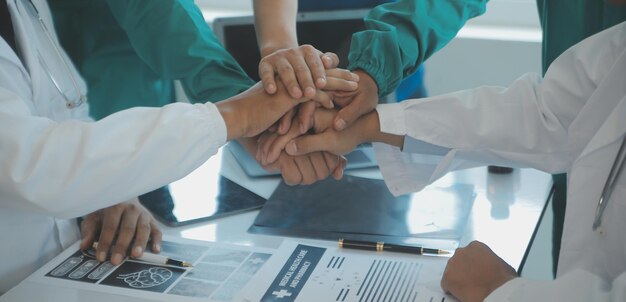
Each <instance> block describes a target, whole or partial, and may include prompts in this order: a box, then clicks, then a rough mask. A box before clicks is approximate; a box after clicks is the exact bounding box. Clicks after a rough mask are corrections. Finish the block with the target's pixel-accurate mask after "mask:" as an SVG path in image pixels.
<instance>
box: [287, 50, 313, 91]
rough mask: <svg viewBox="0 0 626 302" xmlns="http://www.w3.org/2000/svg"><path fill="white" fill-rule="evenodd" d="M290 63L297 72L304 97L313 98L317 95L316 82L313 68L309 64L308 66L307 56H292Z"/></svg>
mask: <svg viewBox="0 0 626 302" xmlns="http://www.w3.org/2000/svg"><path fill="white" fill-rule="evenodd" d="M290 63H291V65H292V67H293V71H294V73H295V74H296V79H297V80H298V83H299V84H300V89H302V90H303V91H304V97H305V98H312V97H313V96H315V84H314V83H313V78H312V77H311V70H310V69H309V66H307V62H306V61H305V58H303V57H302V56H296V57H293V58H291V61H290Z"/></svg>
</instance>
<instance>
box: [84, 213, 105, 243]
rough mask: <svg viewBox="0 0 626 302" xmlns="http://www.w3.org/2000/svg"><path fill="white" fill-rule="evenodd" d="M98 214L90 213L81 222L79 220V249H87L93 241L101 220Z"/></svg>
mask: <svg viewBox="0 0 626 302" xmlns="http://www.w3.org/2000/svg"><path fill="white" fill-rule="evenodd" d="M98 217H99V215H98V214H90V215H89V216H87V217H86V218H85V219H84V220H83V222H81V226H80V233H81V237H82V239H81V241H80V249H81V250H86V249H89V248H90V247H91V246H92V245H93V243H94V241H95V240H96V235H97V234H98V232H99V231H100V225H101V220H100V219H99V218H98Z"/></svg>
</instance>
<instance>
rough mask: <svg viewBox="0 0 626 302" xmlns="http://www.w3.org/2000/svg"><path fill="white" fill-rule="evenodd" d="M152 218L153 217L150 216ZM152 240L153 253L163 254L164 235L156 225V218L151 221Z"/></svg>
mask: <svg viewBox="0 0 626 302" xmlns="http://www.w3.org/2000/svg"><path fill="white" fill-rule="evenodd" d="M150 217H152V215H150ZM150 238H151V239H152V244H151V245H152V251H153V252H155V253H160V252H161V243H163V233H162V232H161V229H160V228H159V226H158V225H157V224H156V221H155V220H154V218H151V219H150Z"/></svg>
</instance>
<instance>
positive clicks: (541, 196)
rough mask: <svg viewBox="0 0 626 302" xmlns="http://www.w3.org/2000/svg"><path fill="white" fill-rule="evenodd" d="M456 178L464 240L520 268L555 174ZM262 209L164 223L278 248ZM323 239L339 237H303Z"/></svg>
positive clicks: (255, 184) (36, 295)
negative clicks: (467, 202)
mask: <svg viewBox="0 0 626 302" xmlns="http://www.w3.org/2000/svg"><path fill="white" fill-rule="evenodd" d="M219 156H221V161H220V162H219V165H220V167H213V168H218V169H220V171H221V173H222V175H223V176H225V177H227V178H229V179H231V180H233V181H235V182H237V183H238V184H240V185H242V186H244V187H246V188H247V189H249V190H251V191H253V192H254V193H256V194H258V195H259V196H261V197H264V198H268V197H269V196H270V195H271V194H272V192H273V190H274V189H275V188H276V186H278V184H279V183H280V178H278V177H269V178H267V177H265V178H251V177H248V176H247V175H245V173H244V172H243V170H242V169H241V167H240V166H239V165H238V163H237V161H236V160H235V159H234V158H233V157H232V155H231V154H230V153H229V152H225V150H222V152H220V155H219ZM351 174H353V175H356V176H361V177H370V178H380V177H381V176H380V173H379V172H378V171H377V170H375V169H370V170H360V171H355V172H352V173H351ZM454 183H465V184H473V185H474V191H475V199H474V203H473V206H472V209H471V212H470V214H469V218H468V221H467V225H466V227H465V232H464V235H463V237H462V238H461V241H460V246H464V245H466V244H467V243H469V242H471V241H472V240H480V241H482V242H485V243H486V244H487V245H489V246H490V247H491V248H492V250H493V251H494V252H495V253H496V254H498V255H499V256H500V257H502V258H503V259H504V260H505V261H506V262H507V263H509V264H510V265H511V266H513V267H515V268H519V267H520V264H521V263H522V261H523V257H524V254H525V252H526V250H527V248H528V247H529V244H530V243H531V240H532V236H533V233H534V231H535V228H536V227H537V225H538V222H539V219H540V217H541V213H542V210H543V208H544V206H545V204H546V202H547V198H548V196H549V192H550V189H551V187H552V178H551V176H550V175H549V174H547V173H543V172H540V171H537V170H533V169H515V170H514V171H513V173H509V174H493V173H488V172H487V168H486V167H479V168H474V169H468V170H463V171H457V172H452V173H449V174H448V175H446V176H445V177H443V178H442V179H440V180H438V181H437V182H435V183H434V184H432V186H447V185H451V184H454ZM257 213H258V210H256V211H251V212H246V213H242V214H237V215H234V216H229V217H224V218H219V219H216V220H211V221H206V222H202V223H198V224H191V225H187V226H181V227H168V226H164V225H162V228H163V232H164V234H165V235H166V236H171V237H183V238H189V239H195V240H203V241H214V242H224V243H229V244H238V245H249V246H259V247H267V248H277V247H279V246H280V244H281V243H282V241H283V240H284V238H282V237H278V236H266V235H256V234H249V233H248V232H247V230H248V228H249V227H250V225H251V224H252V223H253V221H254V219H255V217H256V215H257ZM303 241H306V242H309V243H314V244H319V245H334V244H336V243H335V242H330V241H321V240H303ZM112 299H115V301H137V299H136V298H129V297H124V296H117V295H115V296H112V295H109V294H103V293H97V292H90V291H86V290H78V289H72V288H60V287H53V286H50V285H42V284H39V283H34V282H32V281H24V282H22V283H20V284H19V285H18V286H16V287H15V288H13V289H12V290H10V291H9V292H8V293H6V294H4V295H3V296H1V297H0V301H37V300H44V301H111V300H112Z"/></svg>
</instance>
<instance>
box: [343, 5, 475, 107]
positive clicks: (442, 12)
mask: <svg viewBox="0 0 626 302" xmlns="http://www.w3.org/2000/svg"><path fill="white" fill-rule="evenodd" d="M486 3H487V0H461V1H441V0H399V1H396V2H392V3H386V4H383V5H379V6H377V7H375V8H374V9H372V10H371V11H370V13H369V14H368V15H367V17H366V18H365V26H366V28H367V29H366V30H364V31H362V32H359V33H356V34H354V35H353V36H352V42H351V45H350V53H349V55H348V60H349V64H348V68H349V69H350V70H355V69H362V70H364V71H366V72H367V73H368V74H369V75H370V76H371V77H372V78H373V79H374V80H375V81H376V83H377V84H378V92H379V95H381V96H384V95H387V94H389V93H391V92H392V91H393V90H394V89H395V88H396V87H398V85H399V84H400V81H401V80H402V79H403V78H404V77H406V76H408V75H410V74H412V73H414V72H415V71H416V70H417V68H418V67H419V65H420V64H422V62H424V61H425V60H426V59H428V58H429V57H430V56H431V55H432V54H433V53H435V52H436V51H437V50H439V49H441V48H442V47H443V46H445V45H446V44H447V43H448V42H450V40H452V38H454V37H455V36H456V34H457V32H458V31H459V29H461V27H463V25H464V24H465V22H466V21H467V20H468V19H470V18H473V17H476V16H478V15H481V14H482V13H484V11H485V6H486Z"/></svg>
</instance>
